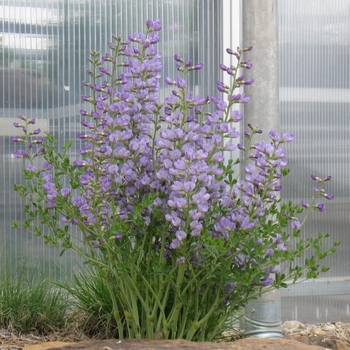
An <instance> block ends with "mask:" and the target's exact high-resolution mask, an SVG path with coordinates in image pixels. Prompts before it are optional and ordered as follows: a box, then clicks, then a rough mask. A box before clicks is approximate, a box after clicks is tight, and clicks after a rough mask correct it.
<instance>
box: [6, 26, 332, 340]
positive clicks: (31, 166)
mask: <svg viewBox="0 0 350 350" xmlns="http://www.w3.org/2000/svg"><path fill="white" fill-rule="evenodd" d="M160 29H161V26H160V22H159V20H156V21H152V20H148V21H147V31H146V33H145V34H143V33H134V34H132V35H130V36H129V37H128V39H127V40H123V39H122V37H119V36H114V37H113V41H112V42H111V43H109V48H110V53H108V54H105V55H102V56H101V54H100V52H97V51H92V52H91V53H90V54H91V58H90V63H91V68H90V69H88V70H87V75H88V76H89V81H86V82H83V84H84V85H85V87H86V88H87V90H88V91H89V94H87V95H85V96H83V97H82V99H83V101H86V102H87V103H89V104H90V106H91V108H89V109H87V110H81V111H80V114H81V116H82V120H81V124H82V126H83V127H84V131H83V132H81V133H79V134H78V136H77V137H78V139H80V140H81V143H82V144H83V147H81V149H80V150H79V154H78V155H76V158H75V159H71V157H69V156H68V150H69V148H70V147H71V145H72V142H68V143H67V144H66V145H65V146H64V147H63V152H62V153H56V151H55V141H54V139H53V137H52V136H51V135H47V136H45V137H40V136H38V135H40V130H39V129H36V130H34V131H30V127H31V126H32V124H35V120H33V119H27V118H25V117H24V116H21V115H20V116H19V119H20V122H18V123H15V125H14V126H15V127H17V128H22V129H23V132H24V137H23V138H17V137H14V138H13V139H12V140H13V141H14V142H19V143H22V144H23V145H24V146H25V148H24V149H21V150H18V151H17V152H15V154H14V156H15V157H17V158H24V159H26V160H27V165H26V168H25V170H24V173H25V178H26V180H28V182H29V185H28V184H20V185H17V186H16V187H15V189H16V191H18V192H19V194H20V195H21V196H22V197H25V198H26V199H27V201H28V204H27V205H26V207H25V211H26V212H27V214H28V215H29V218H28V220H26V221H25V222H24V226H25V227H26V228H27V229H31V230H33V232H34V234H36V235H37V236H40V237H43V238H44V240H45V241H46V242H49V243H52V244H53V245H55V246H61V247H62V248H63V250H65V249H70V250H73V251H74V252H76V253H77V254H79V255H80V256H82V257H83V258H84V260H86V261H87V262H88V263H90V264H92V265H93V268H94V269H96V270H98V271H99V272H98V275H99V276H100V278H102V280H103V282H104V283H105V285H106V287H107V288H108V290H109V293H110V298H111V300H112V303H113V315H114V318H115V320H116V323H117V325H118V330H119V338H123V337H136V338H152V337H153V335H154V332H155V331H161V332H162V333H163V336H164V338H165V339H177V338H186V339H188V340H202V341H203V340H212V339H214V337H215V336H217V335H218V334H219V333H220V332H221V331H222V329H223V328H224V327H225V326H226V322H227V320H228V319H231V320H232V317H239V315H240V314H239V312H240V310H241V309H242V307H243V306H244V305H245V304H246V303H247V301H248V300H249V299H251V298H254V297H256V296H258V295H260V294H261V293H262V292H265V291H268V290H271V289H273V288H280V287H285V286H286V281H288V280H292V281H294V282H295V281H296V280H297V279H298V278H300V277H302V276H306V277H308V278H315V277H317V276H318V274H319V272H321V271H326V270H327V268H322V267H320V264H319V260H320V259H323V258H324V257H325V256H327V255H329V254H331V253H332V252H334V251H335V246H334V247H332V248H331V249H324V248H322V243H323V241H324V235H322V234H320V235H319V237H318V238H316V239H312V238H305V237H303V236H302V235H301V229H302V226H303V225H304V222H305V220H306V218H307V216H308V215H309V213H310V212H312V211H314V210H317V211H321V212H322V211H323V210H324V204H323V203H322V202H319V201H318V199H319V198H326V199H332V195H330V194H327V193H326V192H325V190H324V189H323V185H324V183H325V182H327V181H328V180H329V179H330V178H329V177H328V178H326V179H321V178H318V177H316V176H313V179H314V180H315V181H316V183H317V184H318V187H317V190H316V191H315V193H314V196H313V199H312V201H311V202H310V203H306V202H305V201H303V202H302V204H301V205H295V204H292V203H291V202H287V203H283V202H281V201H280V199H279V192H280V190H281V184H280V183H281V179H282V177H283V176H284V175H286V173H287V170H286V169H285V166H286V165H287V160H286V152H285V150H284V149H283V145H284V143H286V142H290V141H292V140H293V138H294V137H293V135H291V134H289V133H284V134H283V135H282V136H280V135H279V134H278V133H277V131H275V130H272V131H270V132H269V139H270V141H269V142H258V143H254V136H255V135H256V134H259V133H261V132H262V131H261V130H260V129H258V128H256V127H255V126H252V125H249V130H247V131H245V132H244V135H243V137H245V138H247V140H248V143H247V144H248V145H246V146H245V147H244V146H243V145H242V144H241V143H240V142H241V141H242V140H241V138H240V133H239V128H238V124H239V122H240V121H241V119H242V114H241V113H240V112H239V110H238V108H237V106H238V105H239V104H245V103H248V102H249V100H250V98H249V97H248V96H246V95H245V94H243V93H241V92H239V91H241V90H240V88H241V87H242V86H244V85H250V84H252V83H253V79H251V78H249V79H245V78H244V74H243V72H244V70H245V69H251V68H252V64H251V62H250V60H249V59H247V58H246V57H245V56H246V55H247V54H249V51H250V50H251V49H252V48H251V47H247V48H243V49H240V48H237V50H236V51H233V50H231V49H227V53H228V54H229V55H233V56H235V57H236V64H235V65H232V66H229V67H227V66H225V65H220V69H221V70H222V72H223V74H227V75H228V76H229V77H230V78H231V81H232V83H231V85H226V84H225V83H223V82H221V81H218V83H217V89H218V94H217V95H215V96H211V97H202V96H197V95H195V94H193V93H192V92H190V91H188V89H187V76H188V75H189V74H191V72H192V71H196V70H200V69H202V68H203V63H198V64H193V63H192V62H191V61H186V60H184V59H183V58H182V57H180V56H179V55H175V56H174V59H175V64H176V67H177V70H178V72H179V76H178V77H165V83H166V84H167V85H169V86H170V87H171V89H172V93H171V95H170V96H169V97H167V98H165V100H164V101H163V103H160V102H159V96H158V93H159V89H160V83H159V80H160V78H161V74H160V73H161V70H162V64H161V61H160V54H159V53H158V52H157V50H156V49H155V44H156V43H157V42H158V40H159V38H158V31H159V30H160ZM234 150H238V151H239V152H241V157H240V159H239V160H238V161H233V160H231V159H230V157H229V155H230V154H231V152H232V151H234ZM40 160H42V161H40ZM238 162H240V169H241V170H240V171H239V172H238V173H237V174H235V173H234V167H235V165H237V163H238ZM37 164H39V166H38V165H37ZM303 211H304V214H303ZM41 224H43V225H44V226H46V227H48V228H49V229H50V232H49V233H45V232H43V231H42V230H41ZM17 225H18V223H15V226H17ZM75 227H77V228H78V230H76V229H74V228H75ZM75 232H78V234H77V233H75ZM335 245H337V243H336V244H335ZM309 249H311V250H312V249H313V251H314V254H313V255H312V258H308V259H305V264H304V265H303V266H296V265H295V264H294V265H293V261H294V260H295V259H296V258H299V257H302V256H303V253H304V252H305V251H306V250H309ZM284 262H287V263H288V264H285V266H287V268H286V269H285V270H282V271H279V268H278V266H281V263H284ZM263 287H266V288H263Z"/></svg>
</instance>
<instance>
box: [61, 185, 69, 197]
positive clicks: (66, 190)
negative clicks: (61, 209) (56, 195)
mask: <svg viewBox="0 0 350 350" xmlns="http://www.w3.org/2000/svg"><path fill="white" fill-rule="evenodd" d="M60 192H61V196H62V197H64V198H67V197H68V195H69V193H70V190H69V188H67V187H63V188H62V189H61V191H60Z"/></svg>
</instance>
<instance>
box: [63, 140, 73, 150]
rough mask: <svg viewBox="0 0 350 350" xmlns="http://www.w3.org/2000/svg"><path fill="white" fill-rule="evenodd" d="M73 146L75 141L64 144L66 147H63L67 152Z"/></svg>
mask: <svg viewBox="0 0 350 350" xmlns="http://www.w3.org/2000/svg"><path fill="white" fill-rule="evenodd" d="M72 145H73V141H68V142H66V143H65V144H64V146H62V148H63V149H64V150H66V151H68V150H69V149H70V148H71V147H72Z"/></svg>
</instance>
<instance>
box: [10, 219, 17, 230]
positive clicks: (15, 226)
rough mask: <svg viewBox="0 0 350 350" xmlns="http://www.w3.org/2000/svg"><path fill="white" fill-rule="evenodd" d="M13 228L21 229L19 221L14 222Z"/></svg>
mask: <svg viewBox="0 0 350 350" xmlns="http://www.w3.org/2000/svg"><path fill="white" fill-rule="evenodd" d="M11 227H12V228H19V223H18V221H17V220H14V221H12V225H11Z"/></svg>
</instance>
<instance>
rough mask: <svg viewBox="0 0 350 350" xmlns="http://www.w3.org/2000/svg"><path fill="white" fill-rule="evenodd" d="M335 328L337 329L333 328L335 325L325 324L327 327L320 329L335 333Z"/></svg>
mask: <svg viewBox="0 0 350 350" xmlns="http://www.w3.org/2000/svg"><path fill="white" fill-rule="evenodd" d="M336 328H337V327H336V326H335V324H327V325H325V326H323V327H322V329H323V330H324V331H335V330H336Z"/></svg>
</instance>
